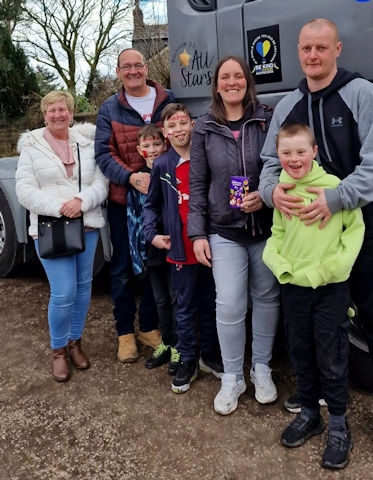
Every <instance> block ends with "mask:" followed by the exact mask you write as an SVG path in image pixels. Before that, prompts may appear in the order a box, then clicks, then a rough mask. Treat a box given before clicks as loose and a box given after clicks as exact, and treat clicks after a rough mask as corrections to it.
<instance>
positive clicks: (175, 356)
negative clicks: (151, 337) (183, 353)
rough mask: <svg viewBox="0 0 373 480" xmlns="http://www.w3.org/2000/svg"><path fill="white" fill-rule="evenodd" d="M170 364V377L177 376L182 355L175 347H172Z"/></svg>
mask: <svg viewBox="0 0 373 480" xmlns="http://www.w3.org/2000/svg"><path fill="white" fill-rule="evenodd" d="M170 350H171V355H170V357H171V358H170V363H169V364H168V373H169V375H176V373H177V369H178V367H179V363H180V353H179V352H178V351H177V350H176V348H175V347H171V349H170Z"/></svg>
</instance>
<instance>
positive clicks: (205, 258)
mask: <svg viewBox="0 0 373 480" xmlns="http://www.w3.org/2000/svg"><path fill="white" fill-rule="evenodd" d="M193 251H194V255H195V256H196V259H197V260H198V261H199V262H200V263H202V265H206V267H211V251H210V244H209V242H208V240H206V238H199V239H198V240H194V242H193Z"/></svg>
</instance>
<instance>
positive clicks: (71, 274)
mask: <svg viewBox="0 0 373 480" xmlns="http://www.w3.org/2000/svg"><path fill="white" fill-rule="evenodd" d="M98 236H99V230H90V231H88V232H86V233H85V241H86V247H85V251H84V252H83V253H79V254H77V255H69V256H67V257H59V258H53V259H52V258H51V259H47V258H40V256H39V242H38V240H37V239H36V240H35V249H36V252H37V254H38V256H39V259H40V261H41V263H42V265H43V267H44V270H45V273H46V274H47V278H48V281H49V287H50V298H49V305H48V324H49V334H50V344H51V348H52V349H54V350H55V349H57V348H63V347H65V346H66V345H67V343H68V341H69V340H78V339H79V338H81V337H82V335H83V330H84V325H85V321H86V318H87V313H88V309H89V305H90V301H91V292H92V276H93V261H94V258H95V253H96V246H97V241H98Z"/></svg>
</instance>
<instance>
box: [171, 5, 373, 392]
mask: <svg viewBox="0 0 373 480" xmlns="http://www.w3.org/2000/svg"><path fill="white" fill-rule="evenodd" d="M167 8H168V28H169V53H170V76H171V88H172V90H173V93H174V95H175V97H176V98H177V99H178V101H180V102H182V103H185V104H186V105H187V106H188V107H189V109H190V111H191V114H192V116H193V117H198V116H200V115H202V114H204V113H205V112H206V110H207V108H208V107H209V105H210V101H211V100H210V99H211V87H212V81H213V74H214V70H215V66H216V64H217V63H218V62H219V60H220V59H222V58H224V57H225V56H227V55H237V56H240V57H243V58H245V59H246V61H247V62H248V64H249V66H250V70H251V72H252V74H253V77H254V80H255V83H256V88H257V92H258V94H259V97H260V100H261V101H262V102H263V103H265V104H267V105H269V106H272V107H274V106H275V105H276V103H277V102H278V101H279V100H280V99H281V98H282V97H283V96H284V95H286V94H287V93H288V92H290V91H292V90H294V89H295V88H296V87H297V86H298V83H299V81H300V80H301V79H302V78H303V76H304V75H303V73H302V71H301V68H300V66H299V61H298V52H297V44H298V35H299V31H300V29H301V27H302V26H303V25H304V24H305V23H307V22H308V21H310V20H312V19H314V18H320V17H325V18H328V19H330V20H332V21H333V22H335V24H336V25H337V26H338V30H339V35H340V40H341V41H342V44H343V48H342V53H341V56H340V57H339V59H338V65H339V66H340V67H344V68H346V69H347V70H349V71H352V72H358V73H360V74H361V75H362V76H364V77H365V78H366V79H368V80H370V81H373V62H372V61H371V45H373V27H372V26H373V0H327V1H325V0H314V1H312V2H306V1H303V2H300V1H299V0H298V1H295V0H281V2H279V1H278V0H186V1H182V2H181V1H175V0H168V3H167ZM350 310H351V311H352V312H354V313H353V314H352V318H351V322H350V323H351V328H350V345H351V353H350V372H351V374H350V377H351V379H352V380H353V381H355V383H357V384H358V385H359V386H361V387H363V388H365V389H366V390H369V391H373V365H372V362H371V361H370V359H369V354H368V347H367V344H366V342H365V340H364V335H363V333H362V330H361V328H360V326H359V318H358V312H356V310H354V309H350ZM372 315H373V312H372Z"/></svg>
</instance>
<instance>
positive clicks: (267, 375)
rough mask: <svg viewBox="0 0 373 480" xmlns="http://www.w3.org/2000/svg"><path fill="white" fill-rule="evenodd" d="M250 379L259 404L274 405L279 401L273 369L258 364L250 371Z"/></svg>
mask: <svg viewBox="0 0 373 480" xmlns="http://www.w3.org/2000/svg"><path fill="white" fill-rule="evenodd" d="M250 379H251V381H252V383H253V384H254V387H255V398H256V400H257V402H259V403H263V404H265V403H272V402H274V401H275V400H277V389H276V385H275V384H274V383H273V380H272V375H271V369H270V368H269V367H268V365H265V364H264V363H257V364H256V365H255V369H254V368H252V369H251V370H250Z"/></svg>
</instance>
